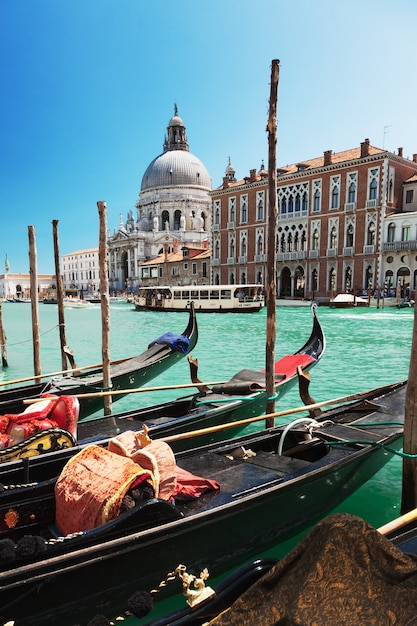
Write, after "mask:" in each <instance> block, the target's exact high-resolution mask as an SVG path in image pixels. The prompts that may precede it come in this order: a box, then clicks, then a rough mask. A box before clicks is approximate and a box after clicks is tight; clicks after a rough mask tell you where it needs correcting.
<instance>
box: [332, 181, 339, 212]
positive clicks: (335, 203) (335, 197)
mask: <svg viewBox="0 0 417 626" xmlns="http://www.w3.org/2000/svg"><path fill="white" fill-rule="evenodd" d="M339 206H340V176H332V177H331V179H330V208H331V209H338V208H339Z"/></svg>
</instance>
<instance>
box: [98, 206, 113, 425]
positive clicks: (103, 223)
mask: <svg viewBox="0 0 417 626" xmlns="http://www.w3.org/2000/svg"><path fill="white" fill-rule="evenodd" d="M97 207H98V213H99V218H100V236H99V246H98V260H99V268H100V269H99V271H100V298H101V328H102V348H101V353H102V360H103V387H104V388H105V389H109V388H110V386H111V378H110V301H109V276H108V261H107V203H106V202H103V201H99V202H97ZM111 412H112V397H111V396H106V397H105V398H104V415H111Z"/></svg>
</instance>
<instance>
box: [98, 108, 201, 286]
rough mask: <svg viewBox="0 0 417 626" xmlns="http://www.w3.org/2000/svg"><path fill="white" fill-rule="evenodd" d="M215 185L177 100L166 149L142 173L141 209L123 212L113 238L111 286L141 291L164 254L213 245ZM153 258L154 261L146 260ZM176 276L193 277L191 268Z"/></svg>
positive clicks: (180, 277)
mask: <svg viewBox="0 0 417 626" xmlns="http://www.w3.org/2000/svg"><path fill="white" fill-rule="evenodd" d="M211 188H212V184H211V178H210V176H209V173H208V171H207V169H206V168H205V166H204V165H203V163H202V162H201V161H200V159H198V158H197V157H196V156H195V155H193V154H192V153H191V152H190V150H189V144H188V138H187V134H186V127H185V125H184V122H183V120H182V119H181V118H180V117H179V115H178V109H177V106H175V109H174V116H173V117H172V118H171V119H170V121H169V124H168V127H167V133H166V136H165V140H164V144H163V152H162V153H161V154H159V155H158V156H157V157H155V158H154V159H153V160H152V161H151V163H150V164H149V166H148V167H147V169H146V171H145V173H144V174H143V177H142V182H141V187H140V192H139V200H138V201H137V203H136V214H135V215H134V212H133V210H130V211H129V213H128V215H127V220H126V221H124V219H123V216H122V215H121V216H120V223H119V227H118V228H117V229H116V230H115V231H114V233H113V234H112V235H111V236H110V237H109V238H108V252H109V285H110V290H113V291H118V290H121V289H126V291H127V292H130V291H136V290H137V289H138V288H139V286H140V285H141V282H142V271H141V268H142V266H143V267H144V270H145V273H146V272H147V271H148V270H149V271H151V267H153V266H155V267H154V269H153V270H152V271H157V272H159V271H160V269H159V268H160V258H161V255H162V256H163V257H165V255H167V254H168V255H169V254H177V253H178V250H182V249H184V250H187V249H188V250H191V249H197V248H204V249H205V250H207V249H208V248H210V236H211V198H210V191H211ZM158 259H159V260H158ZM150 260H155V263H151V265H149V264H147V262H148V261H150ZM179 265H180V266H181V267H182V268H184V264H182V263H181V264H179ZM170 267H171V268H172V266H171V264H170ZM155 268H158V269H155ZM194 278H196V279H197V280H199V277H198V276H194ZM175 279H176V280H177V284H181V283H182V281H183V279H184V280H186V281H187V280H189V279H190V277H189V275H188V273H187V274H186V275H184V276H182V275H178V276H175ZM186 284H187V283H186Z"/></svg>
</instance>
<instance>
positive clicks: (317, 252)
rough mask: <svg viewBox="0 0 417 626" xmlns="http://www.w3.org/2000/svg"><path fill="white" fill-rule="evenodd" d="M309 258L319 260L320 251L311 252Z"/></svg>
mask: <svg viewBox="0 0 417 626" xmlns="http://www.w3.org/2000/svg"><path fill="white" fill-rule="evenodd" d="M308 256H309V257H310V259H318V257H319V251H318V250H310V251H309V253H308Z"/></svg>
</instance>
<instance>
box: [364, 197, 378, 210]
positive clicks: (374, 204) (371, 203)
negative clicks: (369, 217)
mask: <svg viewBox="0 0 417 626" xmlns="http://www.w3.org/2000/svg"><path fill="white" fill-rule="evenodd" d="M377 203H378V201H377V199H376V198H372V200H367V201H366V205H365V207H366V208H367V209H376V207H377Z"/></svg>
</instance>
